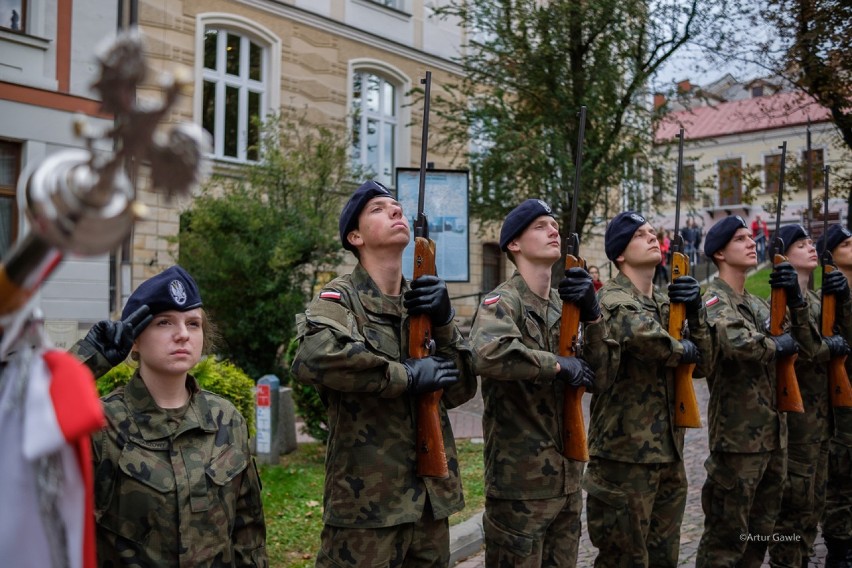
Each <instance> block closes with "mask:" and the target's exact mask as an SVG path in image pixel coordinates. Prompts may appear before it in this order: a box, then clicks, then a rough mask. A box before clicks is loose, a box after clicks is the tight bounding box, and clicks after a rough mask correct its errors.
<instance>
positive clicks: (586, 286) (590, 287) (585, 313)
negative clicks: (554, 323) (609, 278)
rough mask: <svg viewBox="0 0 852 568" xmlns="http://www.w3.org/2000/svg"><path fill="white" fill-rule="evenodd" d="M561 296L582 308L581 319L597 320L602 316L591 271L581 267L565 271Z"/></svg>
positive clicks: (560, 283)
mask: <svg viewBox="0 0 852 568" xmlns="http://www.w3.org/2000/svg"><path fill="white" fill-rule="evenodd" d="M559 297H560V298H562V301H563V302H568V303H569V304H574V305H575V306H577V307H578V308H580V321H595V320H596V319H598V318H599V317H601V307H600V304H598V298H597V296H596V295H595V284H594V282H593V281H592V277H591V276H590V275H589V273H588V272H586V271H585V270H583V269H582V268H580V267H577V266H575V267H574V268H569V269H568V270H566V271H565V278H563V279H562V280H560V281H559Z"/></svg>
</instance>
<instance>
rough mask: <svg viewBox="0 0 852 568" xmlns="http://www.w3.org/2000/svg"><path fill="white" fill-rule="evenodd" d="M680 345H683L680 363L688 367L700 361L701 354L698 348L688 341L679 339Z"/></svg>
mask: <svg viewBox="0 0 852 568" xmlns="http://www.w3.org/2000/svg"><path fill="white" fill-rule="evenodd" d="M680 344H681V345H683V355H681V356H680V363H681V364H683V365H689V364H691V363H698V361H700V360H701V353H700V352H699V351H698V346H697V345H695V344H694V343H693V342H692V341H690V340H689V339H681V340H680Z"/></svg>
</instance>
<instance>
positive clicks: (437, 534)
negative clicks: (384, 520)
mask: <svg viewBox="0 0 852 568" xmlns="http://www.w3.org/2000/svg"><path fill="white" fill-rule="evenodd" d="M321 541H322V542H321V544H320V551H319V554H317V561H316V566H317V568H343V567H345V568H370V567H374V566H382V567H387V568H395V567H404V568H426V567H430V568H438V567H440V568H446V567H447V565H448V564H449V562H450V525H449V523H448V521H447V519H441V520H438V521H436V520H435V519H434V518H433V517H432V509H431V507H429V506H427V507H426V510H425V511H424V512H423V516H422V517H421V518H420V520H419V521H417V522H416V523H404V524H401V525H397V526H393V527H382V528H376V529H354V528H348V527H333V526H330V525H325V526H324V527H323V529H322V535H321Z"/></svg>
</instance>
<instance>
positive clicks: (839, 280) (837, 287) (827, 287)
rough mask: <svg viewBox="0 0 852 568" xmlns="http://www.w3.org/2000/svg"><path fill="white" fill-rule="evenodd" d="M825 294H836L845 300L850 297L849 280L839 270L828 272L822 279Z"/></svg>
mask: <svg viewBox="0 0 852 568" xmlns="http://www.w3.org/2000/svg"><path fill="white" fill-rule="evenodd" d="M822 294H823V296H829V295H832V296H835V297H836V298H837V299H838V300H839V301H841V302H843V301H845V300H848V299H849V282H848V281H847V280H846V276H844V274H843V273H842V272H840V271H839V270H835V271H833V272H828V273H826V275H825V276H824V277H823V279H822Z"/></svg>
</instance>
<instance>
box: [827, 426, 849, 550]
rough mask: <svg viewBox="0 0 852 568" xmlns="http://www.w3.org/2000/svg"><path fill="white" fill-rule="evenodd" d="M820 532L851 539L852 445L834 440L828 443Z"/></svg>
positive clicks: (835, 537)
mask: <svg viewBox="0 0 852 568" xmlns="http://www.w3.org/2000/svg"><path fill="white" fill-rule="evenodd" d="M822 532H823V534H824V535H825V536H826V537H827V538H834V539H837V540H850V539H852V446H847V445H845V444H841V443H839V442H836V441H834V440H832V441H831V442H830V444H829V456H828V483H827V488H826V496H825V511H824V513H823V517H822Z"/></svg>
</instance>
